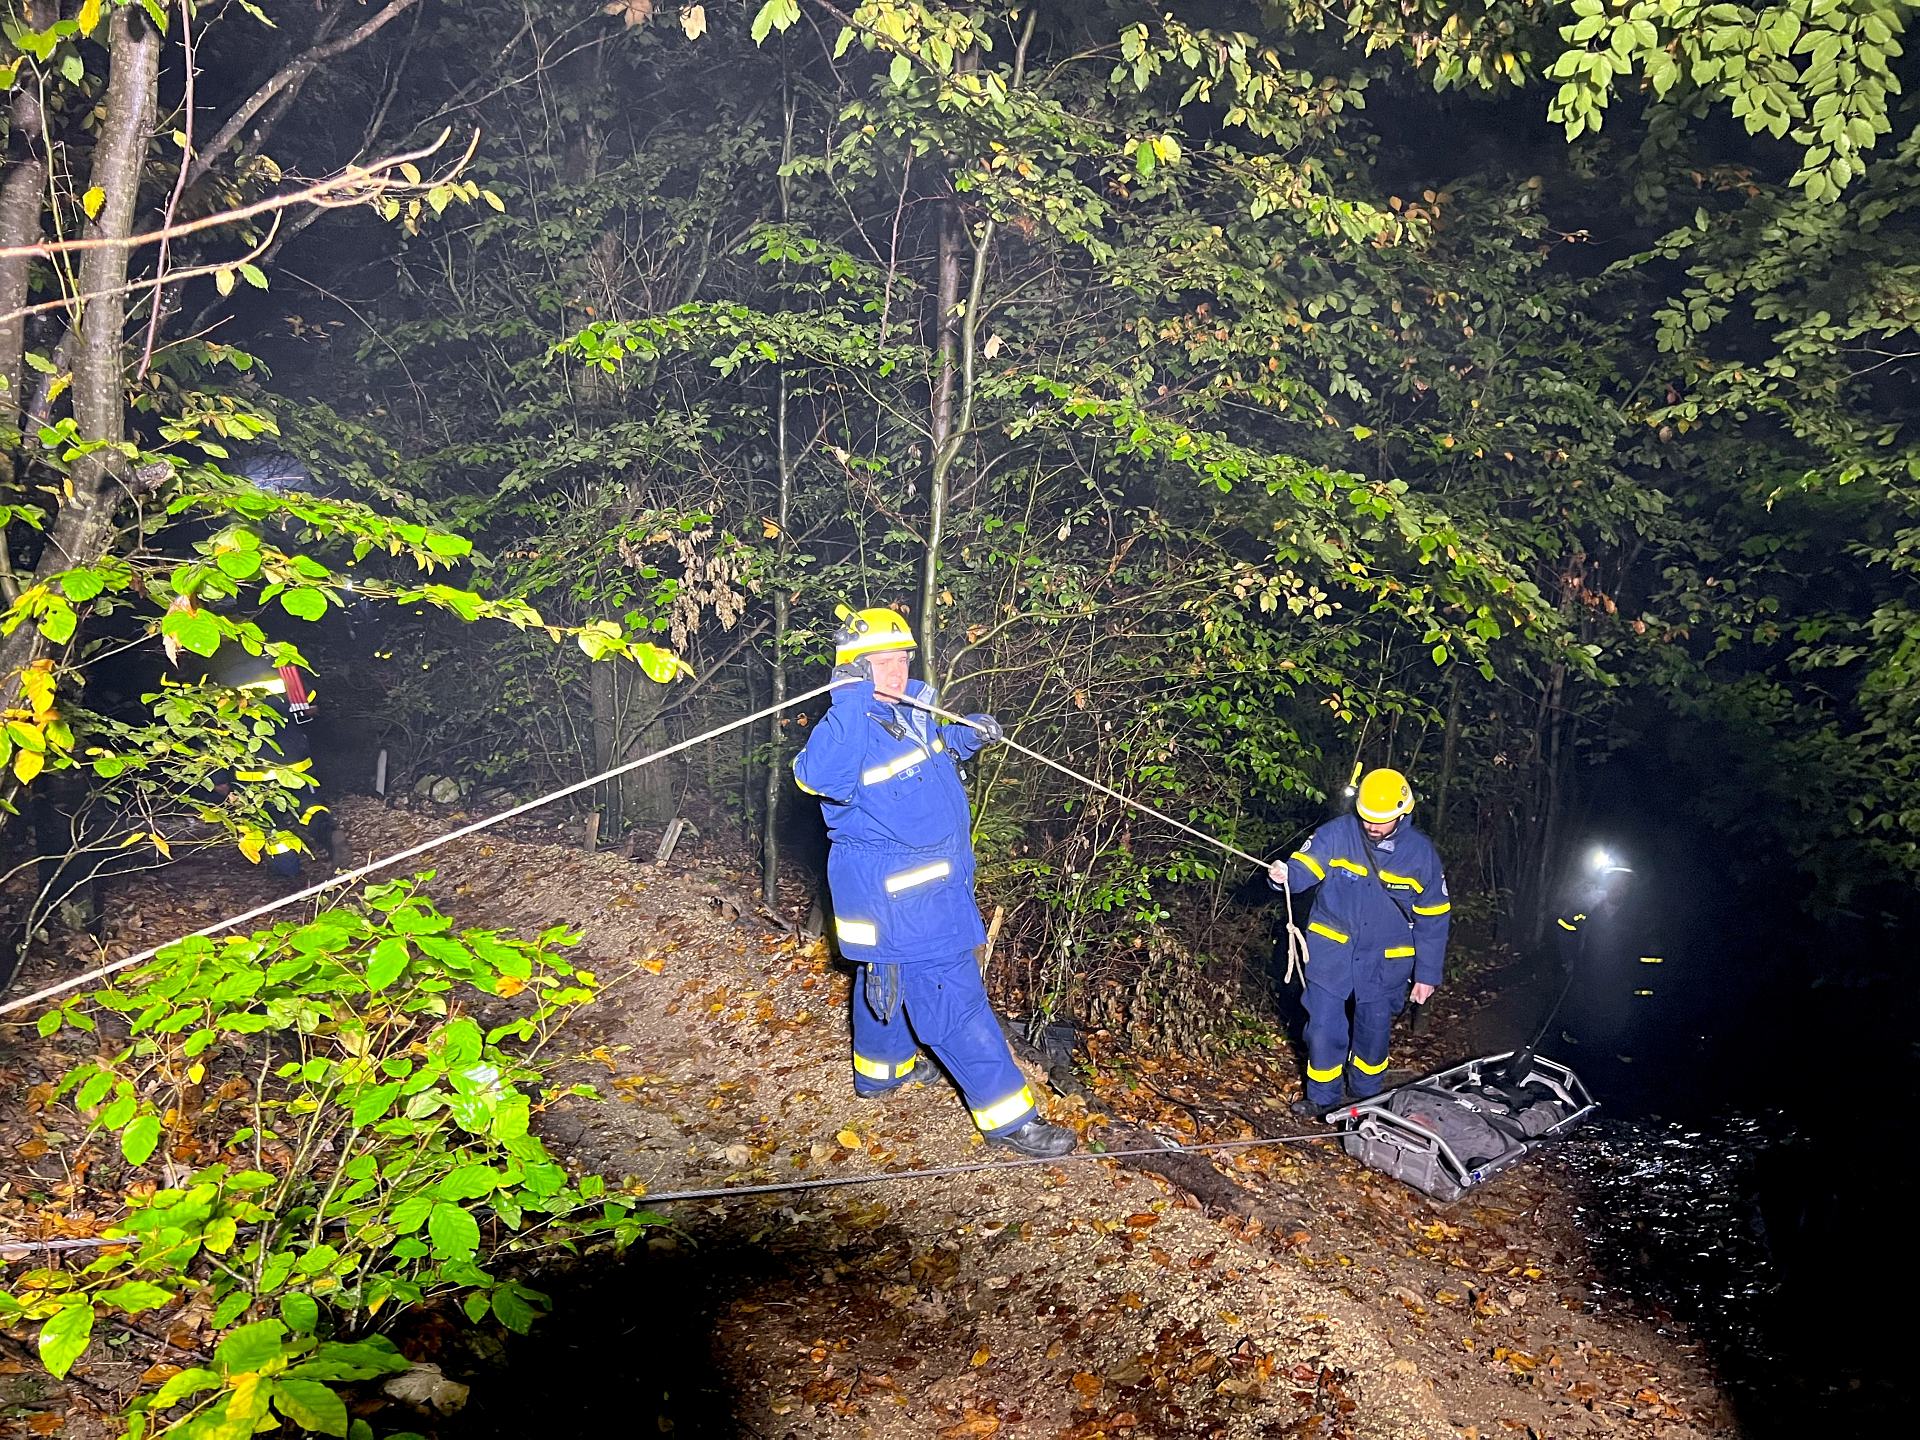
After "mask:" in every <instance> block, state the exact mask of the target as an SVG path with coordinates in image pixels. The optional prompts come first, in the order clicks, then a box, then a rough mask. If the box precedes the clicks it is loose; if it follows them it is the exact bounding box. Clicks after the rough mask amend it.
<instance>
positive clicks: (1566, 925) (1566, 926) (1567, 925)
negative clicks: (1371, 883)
mask: <svg viewBox="0 0 1920 1440" xmlns="http://www.w3.org/2000/svg"><path fill="white" fill-rule="evenodd" d="M1419 908H1420V907H1419V906H1417V905H1416V906H1414V909H1416V910H1417V909H1419ZM1553 923H1554V924H1556V925H1558V926H1559V927H1560V928H1561V929H1562V930H1578V929H1579V928H1580V927H1579V926H1578V925H1576V924H1574V923H1573V922H1572V921H1571V920H1567V919H1564V918H1563V919H1559V920H1556V921H1554V922H1553Z"/></svg>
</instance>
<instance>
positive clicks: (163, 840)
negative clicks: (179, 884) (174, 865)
mask: <svg viewBox="0 0 1920 1440" xmlns="http://www.w3.org/2000/svg"><path fill="white" fill-rule="evenodd" d="M147 838H148V839H149V840H151V841H153V848H154V849H156V850H158V851H159V852H160V853H161V854H162V855H164V856H166V857H167V859H169V860H171V859H172V858H173V847H172V846H171V845H169V844H167V837H166V836H164V835H162V834H161V833H160V832H159V831H158V830H156V831H154V832H153V834H151V835H149V836H148V837H147Z"/></svg>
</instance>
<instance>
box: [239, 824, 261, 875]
mask: <svg viewBox="0 0 1920 1440" xmlns="http://www.w3.org/2000/svg"><path fill="white" fill-rule="evenodd" d="M239 844H240V853H241V854H242V855H244V856H246V857H247V859H249V860H251V861H252V862H253V863H254V864H256V865H258V864H259V863H260V857H261V856H262V855H263V854H265V853H266V849H267V837H266V836H265V835H263V834H262V833H261V832H260V831H258V830H256V829H254V828H253V827H252V826H251V825H249V826H248V827H247V828H246V829H245V830H242V831H241V832H240V841H239Z"/></svg>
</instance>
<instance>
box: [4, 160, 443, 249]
mask: <svg viewBox="0 0 1920 1440" xmlns="http://www.w3.org/2000/svg"><path fill="white" fill-rule="evenodd" d="M452 133H453V132H452V131H451V130H442V131H441V132H440V135H439V138H437V139H436V140H435V141H434V142H433V143H432V144H431V145H426V146H423V147H421V148H420V149H417V150H408V151H404V152H402V153H401V154H398V155H389V156H387V157H386V158H385V159H383V160H375V161H373V162H371V163H370V164H366V165H349V166H347V167H346V168H345V169H343V170H340V171H338V172H336V173H335V174H332V175H329V176H327V177H326V178H325V179H322V180H316V181H314V182H313V183H312V184H311V185H304V186H302V187H301V188H300V189H298V190H288V191H286V192H284V193H282V194H279V195H270V196H268V197H267V198H266V199H264V200H256V201H254V202H253V203H252V204H250V205H240V206H237V207H235V208H234V209H232V210H222V211H219V212H217V213H215V214H212V215H204V216H202V217H201V218H199V219H198V220H188V221H184V222H182V223H181V224H178V225H169V226H166V227H164V228H162V229H159V230H148V231H145V232H143V233H141V234H137V235H123V236H110V235H100V236H88V237H86V238H84V239H80V240H55V241H49V242H45V243H42V244H35V245H13V246H9V247H7V248H5V249H0V260H9V259H12V258H14V257H15V256H20V255H26V256H31V257H33V258H34V259H39V260H49V259H52V258H53V257H54V256H55V255H58V254H63V253H66V252H68V251H74V250H131V249H137V248H139V247H140V246H143V245H154V244H158V243H159V242H161V241H163V240H178V239H179V238H180V237H181V236H182V235H192V234H196V233H198V232H200V231H202V230H214V229H218V228H219V227H220V226H222V225H233V224H237V223H238V222H239V221H242V220H250V219H252V218H253V217H254V216H256V215H270V214H272V213H274V212H275V211H278V210H290V209H292V208H293V207H295V206H296V205H318V206H322V207H324V208H326V209H331V210H342V209H347V208H350V207H352V206H355V205H362V204H365V203H366V202H367V201H369V200H371V199H374V198H376V197H378V196H382V195H389V194H394V193H402V194H404V193H421V192H424V191H427V190H431V189H432V188H433V187H434V186H436V185H444V184H446V183H447V182H449V181H451V180H452V179H453V178H454V177H455V176H456V175H458V174H459V173H460V172H461V171H462V170H464V169H466V167H467V164H468V162H469V161H471V160H472V159H473V154H474V151H475V149H476V148H478V146H479V144H480V132H479V131H477V130H476V131H475V132H474V133H473V137H472V138H471V139H470V140H469V141H468V142H467V148H466V150H465V151H464V152H462V154H461V156H460V158H459V159H458V160H456V161H454V162H453V164H451V165H450V166H448V167H447V168H446V169H445V170H442V171H441V172H440V173H439V174H437V175H433V176H430V177H429V178H427V179H424V180H421V181H418V182H415V181H411V180H408V179H406V178H405V177H404V176H399V175H396V174H395V173H394V172H396V171H398V170H399V169H400V167H401V166H403V165H411V164H413V163H414V162H415V161H417V160H425V159H428V158H429V157H431V156H433V155H434V154H436V153H438V152H439V151H440V149H441V148H442V147H443V146H445V144H446V143H447V139H448V137H449V136H450V135H451V134H452Z"/></svg>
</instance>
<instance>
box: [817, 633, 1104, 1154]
mask: <svg viewBox="0 0 1920 1440" xmlns="http://www.w3.org/2000/svg"><path fill="white" fill-rule="evenodd" d="M839 618H840V621H841V628H840V629H839V630H838V631H837V632H836V633H835V635H834V655H833V658H834V671H833V675H834V680H835V681H836V688H835V689H834V691H833V700H832V703H831V705H830V706H829V707H828V710H827V713H826V715H825V717H824V718H823V719H822V720H821V721H820V723H819V724H818V725H817V726H815V727H814V730H813V733H812V735H811V736H810V737H809V738H808V740H807V744H806V747H805V748H804V749H803V750H802V751H801V752H800V753H799V754H798V755H797V756H795V757H794V761H793V773H794V778H795V779H796V780H797V781H798V782H799V785H800V788H801V789H802V790H804V791H806V792H807V793H808V794H809V795H815V796H818V797H819V798H820V800H821V801H822V804H821V807H820V808H821V811H822V813H823V814H824V816H825V818H826V822H827V834H828V838H829V840H830V841H831V848H830V849H829V851H828V856H827V883H828V887H829V888H830V890H831V891H832V894H833V910H834V933H835V936H836V937H837V938H838V940H839V942H840V952H841V954H842V955H844V956H845V957H846V958H847V959H848V960H850V961H853V962H854V963H855V964H856V965H857V966H858V967H859V977H860V979H859V984H858V985H857V986H856V987H855V994H854V997H853V1003H852V1006H851V1009H852V1011H853V1088H854V1093H855V1094H857V1095H862V1096H880V1095H887V1094H891V1093H892V1092H894V1091H896V1090H900V1089H902V1088H904V1087H905V1086H907V1085H911V1084H913V1083H915V1082H916V1081H920V1080H923V1079H926V1078H928V1073H929V1069H930V1067H928V1066H927V1065H926V1064H924V1063H923V1062H921V1061H920V1059H919V1056H918V1053H917V1045H916V1041H917V1042H918V1044H919V1045H925V1046H926V1048H927V1049H929V1050H931V1051H932V1052H933V1054H934V1057H935V1058H936V1059H937V1060H938V1061H939V1062H940V1064H941V1065H942V1066H943V1067H944V1068H945V1069H946V1070H947V1072H948V1073H949V1074H950V1075H951V1076H952V1077H953V1080H954V1083H955V1084H956V1085H958V1086H959V1087H960V1093H961V1094H962V1095H963V1096H965V1097H966V1102H967V1107H968V1109H969V1110H971V1111H972V1114H973V1122H974V1124H975V1125H977V1126H978V1127H979V1129H980V1133H981V1134H983V1135H985V1136H986V1137H987V1139H988V1140H989V1141H991V1142H993V1143H995V1144H999V1145H1004V1146H1007V1147H1008V1148H1010V1149H1013V1150H1017V1151H1019V1152H1020V1153H1021V1154H1023V1155H1030V1156H1034V1157H1037V1158H1042V1159H1046V1158H1052V1157H1056V1156H1060V1155H1065V1154H1066V1153H1068V1152H1069V1151H1070V1150H1072V1149H1073V1148H1074V1136H1073V1132H1072V1131H1071V1130H1066V1129H1063V1128H1062V1127H1060V1126H1057V1125H1049V1124H1047V1123H1046V1122H1045V1121H1043V1120H1041V1119H1040V1115H1039V1110H1038V1108H1037V1107H1036V1105H1035V1103H1034V1098H1033V1091H1032V1090H1031V1089H1030V1088H1029V1087H1028V1085H1027V1082H1026V1077H1025V1076H1023V1075H1022V1074H1021V1073H1020V1067H1019V1066H1018V1065H1016V1064H1015V1063H1014V1059H1013V1053H1012V1051H1011V1050H1010V1049H1009V1048H1008V1046H1007V1041H1006V1036H1005V1035H1003V1034H1002V1033H1001V1030H1000V1021H999V1019H998V1017H997V1016H995V1014H994V1013H993V1005H992V1002H990V1001H989V1000H988V999H987V992H986V987H985V986H984V985H983V984H982V983H981V979H980V966H979V961H978V959H977V953H978V948H979V947H980V946H981V945H982V944H984V943H985V942H986V938H987V935H986V930H985V928H984V927H983V926H982V925H981V923H980V907H979V905H978V904H977V903H976V902H975V900H974V895H973V875H974V857H973V842H972V835H971V831H972V814H971V811H970V809H969V807H968V803H967V792H966V788H965V787H964V786H963V785H962V784H961V783H960V772H959V769H958V764H959V762H960V761H963V760H966V759H968V758H969V757H971V756H972V755H973V754H974V753H975V752H976V751H978V750H979V749H980V748H981V747H982V746H984V745H990V744H993V743H994V742H996V741H998V740H1000V739H1001V738H1002V735H1001V731H1000V726H999V724H998V722H996V721H995V720H994V718H993V717H992V716H991V715H969V716H966V717H965V719H964V720H963V721H960V722H957V723H953V724H945V725H943V724H940V723H938V722H937V721H936V720H935V719H934V718H933V715H932V714H931V711H932V709H933V707H934V706H935V704H936V703H937V701H936V697H935V694H934V691H933V687H932V686H930V685H927V684H926V683H924V682H923V681H919V680H909V679H908V678H907V669H908V664H909V657H910V656H911V654H912V652H913V650H914V648H915V641H914V637H913V632H912V630H911V629H909V628H908V626H907V623H906V621H905V620H903V619H901V617H900V616H899V615H897V614H895V613H894V612H893V611H891V610H885V609H870V610H862V611H859V612H858V613H854V612H852V611H849V610H848V609H847V608H846V607H845V606H842V607H841V608H840V611H839Z"/></svg>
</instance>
